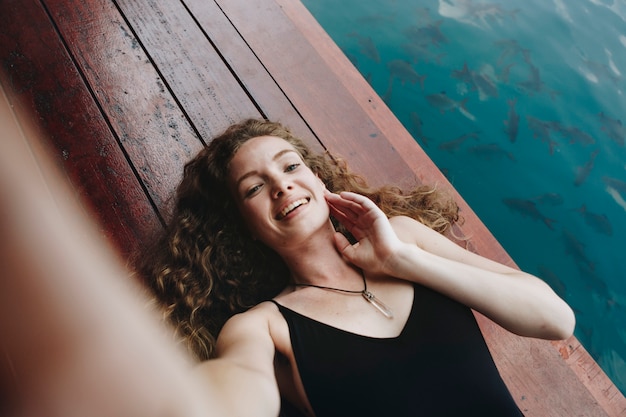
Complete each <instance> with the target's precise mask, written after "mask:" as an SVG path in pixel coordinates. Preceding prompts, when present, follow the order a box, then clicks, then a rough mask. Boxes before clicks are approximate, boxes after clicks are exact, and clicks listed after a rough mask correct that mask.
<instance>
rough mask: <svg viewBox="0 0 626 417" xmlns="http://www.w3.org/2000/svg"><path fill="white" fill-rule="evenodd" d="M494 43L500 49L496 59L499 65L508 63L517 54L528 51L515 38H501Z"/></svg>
mask: <svg viewBox="0 0 626 417" xmlns="http://www.w3.org/2000/svg"><path fill="white" fill-rule="evenodd" d="M494 44H495V45H496V46H497V47H498V48H500V50H501V51H500V55H499V56H498V61H497V65H498V66H499V67H502V66H505V65H510V62H511V60H515V58H516V57H517V55H519V54H522V55H523V54H525V53H527V52H528V49H526V48H524V47H522V46H521V45H520V44H519V42H518V41H517V40H515V39H502V40H499V41H496V42H494Z"/></svg>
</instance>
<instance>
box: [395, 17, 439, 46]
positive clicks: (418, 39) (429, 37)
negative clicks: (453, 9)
mask: <svg viewBox="0 0 626 417" xmlns="http://www.w3.org/2000/svg"><path fill="white" fill-rule="evenodd" d="M441 23H443V20H437V21H436V22H433V23H428V24H426V25H424V26H411V27H409V28H408V29H406V30H404V32H403V33H404V35H405V36H406V37H407V38H409V39H410V40H411V42H414V43H418V44H422V45H424V44H427V43H431V44H433V45H435V46H437V47H438V46H440V45H441V44H442V43H448V38H446V36H445V35H444V34H443V32H442V31H441Z"/></svg>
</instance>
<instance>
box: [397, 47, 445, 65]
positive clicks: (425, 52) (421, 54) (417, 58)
mask: <svg viewBox="0 0 626 417" xmlns="http://www.w3.org/2000/svg"><path fill="white" fill-rule="evenodd" d="M402 49H404V51H405V52H406V53H407V54H409V55H410V56H411V58H412V62H413V63H414V64H417V63H419V62H426V63H428V62H433V63H436V64H441V58H443V57H444V56H445V55H446V54H445V53H434V52H432V51H431V50H430V49H429V48H428V45H426V44H422V43H415V42H406V43H404V44H402Z"/></svg>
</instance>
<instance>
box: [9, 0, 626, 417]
mask: <svg viewBox="0 0 626 417" xmlns="http://www.w3.org/2000/svg"><path fill="white" fill-rule="evenodd" d="M0 62H1V65H2V66H1V68H0V71H1V74H0V85H1V86H2V89H3V90H4V92H5V94H6V96H7V97H8V101H9V104H10V106H11V107H12V109H13V111H14V113H15V115H16V118H17V120H18V121H20V122H21V123H24V124H25V125H26V124H27V123H29V122H30V121H32V120H34V121H35V123H36V124H37V126H38V127H39V128H40V129H41V130H42V131H43V132H44V134H45V136H46V137H47V139H48V141H47V143H46V144H45V146H47V147H48V148H49V150H50V152H51V153H52V155H53V157H54V160H55V161H56V162H57V163H58V165H59V166H60V167H61V168H62V171H63V172H64V173H65V175H66V176H67V179H68V180H69V182H70V183H71V184H72V185H73V186H74V188H75V189H76V191H77V194H78V195H79V196H80V198H81V199H82V201H83V202H84V207H85V210H86V211H88V212H89V213H91V214H92V215H93V216H94V219H95V220H96V221H97V222H98V224H99V225H100V230H101V233H102V234H103V235H104V236H106V237H107V238H108V239H109V240H110V241H111V243H112V244H113V245H114V246H115V247H116V248H117V249H118V250H119V252H120V254H121V255H122V256H128V255H129V254H130V253H131V252H132V251H133V250H134V248H136V247H137V246H139V245H142V244H143V243H144V242H145V240H146V239H147V236H148V232H149V230H151V229H152V228H154V227H159V225H162V224H163V222H164V219H165V218H166V216H167V214H166V213H167V208H168V198H169V197H170V196H171V192H172V190H173V188H174V187H175V186H176V184H177V183H178V181H179V179H180V177H181V173H182V167H183V164H184V163H185V162H186V161H187V160H188V159H189V158H190V157H191V156H192V155H194V154H195V153H196V152H197V151H198V150H199V149H200V148H201V147H202V146H203V144H205V143H207V142H208V141H210V139H211V137H213V136H214V135H215V134H217V133H219V132H221V131H222V130H223V129H224V128H225V127H226V126H228V125H230V124H231V123H233V122H236V121H239V120H241V119H243V118H246V117H266V118H269V119H272V120H276V121H280V122H282V123H284V124H286V125H287V126H289V127H290V128H291V129H292V130H293V131H294V132H295V133H296V134H298V135H299V136H301V137H302V138H304V139H305V140H306V141H307V142H308V143H309V144H311V145H312V146H314V147H316V148H317V149H324V148H326V149H329V150H330V151H331V152H333V153H336V154H338V155H341V156H343V157H345V158H346V159H347V160H348V161H349V163H350V165H351V166H352V168H353V169H354V170H355V171H358V172H361V173H363V174H364V175H366V176H367V177H368V179H370V181H371V182H372V183H374V184H381V183H389V182H391V183H396V184H398V185H410V184H412V183H414V182H415V181H418V182H426V183H438V184H440V186H441V187H445V188H447V189H450V190H452V192H453V193H455V194H456V192H455V191H454V190H453V188H452V186H451V185H450V184H449V183H448V181H447V180H446V179H445V177H444V176H443V175H442V173H441V172H440V171H439V169H438V168H437V167H436V166H435V165H434V164H433V163H432V161H431V160H430V159H429V158H428V157H427V155H426V154H425V153H424V152H423V151H422V149H421V148H420V147H419V146H418V144H417V143H416V142H415V140H414V139H413V138H412V137H411V136H410V134H409V133H408V132H407V131H406V130H405V129H404V128H403V126H402V125H401V124H400V122H399V121H398V120H397V119H396V117H395V116H394V115H393V114H392V113H391V112H390V110H389V109H388V108H387V106H386V105H385V103H384V102H383V101H382V100H381V98H380V97H378V95H377V94H376V93H375V92H374V91H373V90H372V88H371V87H370V86H369V85H368V84H367V82H366V81H365V80H364V79H363V78H362V77H361V75H360V74H359V73H358V71H357V70H356V69H355V68H354V67H353V65H352V64H351V63H350V61H349V60H348V59H347V58H346V57H345V56H344V55H343V53H342V52H341V51H340V50H339V48H338V47H337V46H336V45H335V44H334V42H333V41H332V40H331V39H330V38H329V36H328V35H327V34H326V33H325V32H324V31H323V30H322V28H321V27H320V26H319V25H318V23H317V22H316V21H315V19H314V18H313V17H312V16H311V15H310V14H309V12H308V11H307V10H306V9H305V8H304V6H303V5H302V4H301V3H300V2H299V0H255V1H250V0H162V1H156V0H0ZM456 196H457V197H458V201H459V203H460V205H461V209H462V215H463V217H464V219H465V223H464V224H463V226H462V228H461V232H462V233H463V234H464V235H466V236H470V237H471V244H472V248H473V250H475V251H477V252H478V253H480V254H482V255H484V256H487V257H489V258H492V259H495V260H497V261H500V262H503V263H506V264H509V265H514V263H513V261H512V260H511V258H510V257H509V256H508V255H507V254H506V252H505V251H504V250H503V248H502V247H501V246H500V245H499V243H498V242H497V241H496V240H495V239H494V237H493V236H492V235H491V234H490V232H489V231H488V230H487V229H486V228H485V226H484V225H483V224H482V223H481V221H480V219H478V218H477V217H476V215H475V214H474V213H473V211H472V210H471V208H470V207H468V205H467V204H466V203H465V202H464V200H463V199H462V196H460V195H458V194H456ZM478 319H479V323H480V325H481V328H482V330H483V333H484V334H485V337H486V339H487V342H488V344H489V346H490V349H491V350H492V353H493V355H494V358H495V360H496V363H497V365H498V367H499V369H500V370H501V373H502V375H503V377H504V379H505V382H506V383H507V384H508V386H509V388H510V390H511V392H512V393H513V396H514V397H515V399H516V401H517V403H518V405H519V407H520V408H521V409H522V410H523V411H524V413H525V415H526V416H527V417H532V416H537V417H545V416H550V417H552V416H564V417H571V416H626V399H625V398H624V396H623V395H622V394H621V393H620V391H619V390H618V389H617V388H616V387H615V386H614V384H613V383H612V382H611V381H610V380H609V378H608V377H607V376H606V375H605V374H604V372H603V371H602V370H601V369H600V367H599V366H598V364H597V363H596V362H595V361H594V360H593V359H592V358H591V357H590V356H589V354H588V353H587V352H586V351H585V349H584V348H583V347H582V346H581V344H580V343H579V342H578V340H577V339H576V338H575V337H572V338H570V339H568V340H565V341H560V342H548V341H542V340H535V339H528V338H521V337H518V336H515V335H513V334H510V333H509V332H507V331H505V330H503V329H501V328H500V327H499V326H497V325H495V324H494V323H492V322H491V321H489V320H487V319H486V318H484V317H482V316H479V315H478ZM462 348H463V347H462V346H460V347H459V349H462ZM450 397H451V400H452V401H453V400H454V393H453V392H451V393H450Z"/></svg>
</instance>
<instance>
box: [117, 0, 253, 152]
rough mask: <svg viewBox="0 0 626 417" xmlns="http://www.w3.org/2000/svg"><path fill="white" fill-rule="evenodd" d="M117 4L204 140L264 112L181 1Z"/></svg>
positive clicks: (134, 0)
mask: <svg viewBox="0 0 626 417" xmlns="http://www.w3.org/2000/svg"><path fill="white" fill-rule="evenodd" d="M117 4H118V6H119V8H120V10H121V11H122V12H123V14H124V16H125V17H126V19H127V20H128V22H129V24H130V26H131V27H132V29H133V31H134V32H135V34H136V36H137V38H138V39H139V40H140V42H141V44H142V46H143V47H144V48H145V50H146V52H147V54H148V55H149V56H150V59H151V60H152V61H153V62H154V64H155V65H156V67H157V68H158V70H159V72H160V74H161V75H162V77H163V79H164V80H165V81H166V82H167V84H168V86H169V88H170V89H171V90H172V92H173V94H174V96H176V98H177V99H178V101H179V103H181V105H182V107H183V108H184V109H185V111H186V112H187V115H188V116H189V119H190V120H191V122H192V123H193V125H194V126H195V128H196V130H197V131H198V132H199V134H200V135H201V137H202V138H203V139H204V140H205V141H208V140H210V138H212V137H213V136H215V135H216V134H218V133H221V131H222V130H223V129H225V128H226V127H227V126H228V125H230V124H232V123H234V122H237V121H239V120H241V119H242V118H245V117H259V116H260V111H259V110H258V109H257V107H256V106H255V105H254V103H253V102H252V101H251V100H250V97H249V96H248V95H247V93H246V91H244V90H243V89H242V87H241V85H240V84H239V82H238V81H237V79H236V78H235V77H234V76H233V74H232V73H231V71H230V70H229V69H228V67H227V66H226V65H224V63H223V61H222V59H221V57H220V56H219V54H218V53H217V52H216V50H215V48H214V47H213V45H212V44H211V43H210V42H209V40H208V39H207V37H206V35H205V34H204V33H203V31H202V30H201V28H200V27H199V26H198V25H197V24H196V21H195V20H194V19H193V16H191V15H190V14H189V12H188V11H187V10H186V8H185V7H184V5H183V4H182V3H180V2H178V1H167V2H156V1H150V0H118V1H117Z"/></svg>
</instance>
